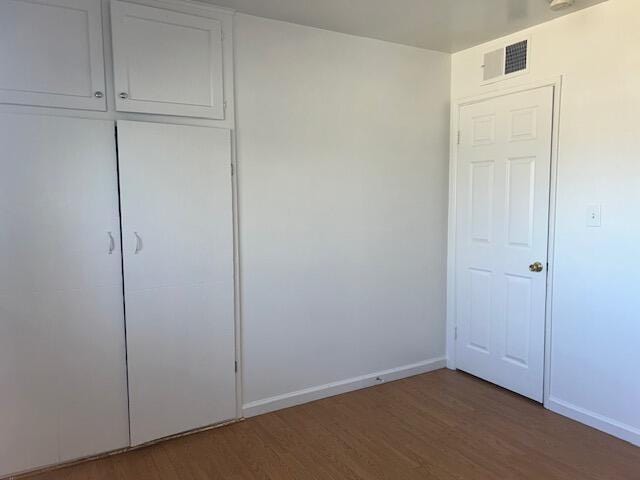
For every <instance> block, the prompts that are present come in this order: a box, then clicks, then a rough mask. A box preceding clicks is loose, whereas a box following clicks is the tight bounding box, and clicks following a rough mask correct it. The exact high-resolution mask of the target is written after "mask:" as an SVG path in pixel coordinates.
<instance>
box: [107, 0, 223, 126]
mask: <svg viewBox="0 0 640 480" xmlns="http://www.w3.org/2000/svg"><path fill="white" fill-rule="evenodd" d="M111 26H112V36H113V60H114V75H115V89H116V108H117V110H119V111H123V112H144V113H157V114H165V115H181V116H192V117H204V118H214V119H223V118H224V105H223V75H222V65H223V59H222V23H221V22H220V21H219V20H216V19H213V18H204V17H196V16H193V15H187V14H184V13H177V12H172V11H169V10H163V9H160V8H153V7H147V6H143V5H135V4H133V3H128V2H121V1H118V0H112V2H111Z"/></svg>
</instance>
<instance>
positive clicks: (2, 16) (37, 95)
mask: <svg viewBox="0 0 640 480" xmlns="http://www.w3.org/2000/svg"><path fill="white" fill-rule="evenodd" d="M0 65H2V68H1V69H0V102H1V103H17V104H26V105H42V106H48V107H65V108H81V109H88V110H106V103H105V97H104V92H105V79H104V58H103V53H102V19H101V6H100V0H38V1H33V0H3V1H2V2H0ZM96 92H100V94H98V95H96Z"/></svg>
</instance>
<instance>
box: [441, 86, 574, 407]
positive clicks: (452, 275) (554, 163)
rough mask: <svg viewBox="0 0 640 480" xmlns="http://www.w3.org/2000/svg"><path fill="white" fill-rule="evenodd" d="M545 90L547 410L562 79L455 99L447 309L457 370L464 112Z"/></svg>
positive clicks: (450, 362) (450, 361)
mask: <svg viewBox="0 0 640 480" xmlns="http://www.w3.org/2000/svg"><path fill="white" fill-rule="evenodd" d="M544 87H552V88H553V108H552V111H553V118H552V120H551V122H552V132H551V178H550V184H549V220H548V228H549V230H548V246H547V258H548V263H549V266H548V268H547V287H546V303H545V339H544V380H543V403H544V406H545V407H547V404H548V402H549V394H550V386H551V385H550V382H551V323H552V318H551V317H552V315H551V313H552V305H553V277H554V264H555V262H554V251H555V230H556V228H555V226H556V197H557V190H558V154H559V137H560V106H561V93H562V76H557V77H552V78H548V79H546V80H538V81H534V82H531V83H527V84H523V85H519V86H516V87H506V88H505V87H503V88H499V89H497V90H492V91H490V92H487V93H483V94H480V95H474V96H470V97H463V98H460V99H457V100H454V101H453V102H452V105H451V135H450V146H449V212H448V223H449V228H448V232H447V250H448V251H447V284H446V287H447V308H446V327H447V330H446V348H447V368H449V369H451V370H456V369H457V368H456V338H455V337H456V304H455V299H456V239H457V236H456V221H457V218H456V216H457V192H456V185H457V181H458V172H457V170H458V131H459V128H460V125H459V124H460V109H461V108H462V107H465V106H468V105H471V104H474V103H480V102H483V101H487V100H491V99H494V98H498V97H504V96H507V95H511V94H515V93H521V92H527V91H530V90H536V89H539V88H544Z"/></svg>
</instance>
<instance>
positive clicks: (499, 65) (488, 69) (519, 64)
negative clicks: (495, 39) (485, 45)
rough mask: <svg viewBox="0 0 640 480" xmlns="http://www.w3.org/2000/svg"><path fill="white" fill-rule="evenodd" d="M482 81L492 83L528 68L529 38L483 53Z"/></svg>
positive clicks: (524, 71)
mask: <svg viewBox="0 0 640 480" xmlns="http://www.w3.org/2000/svg"><path fill="white" fill-rule="evenodd" d="M482 68H483V70H484V72H483V77H482V81H483V83H493V82H497V81H500V80H505V79H507V78H509V77H513V76H516V75H521V74H523V73H526V72H527V71H528V70H529V40H522V41H520V42H517V43H513V44H511V45H507V46H506V47H503V48H499V49H498V50H493V51H491V52H487V53H486V54H485V55H484V65H483V66H482Z"/></svg>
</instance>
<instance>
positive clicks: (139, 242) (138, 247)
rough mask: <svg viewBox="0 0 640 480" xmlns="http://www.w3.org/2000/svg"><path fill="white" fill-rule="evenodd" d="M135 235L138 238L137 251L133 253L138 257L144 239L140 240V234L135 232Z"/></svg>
mask: <svg viewBox="0 0 640 480" xmlns="http://www.w3.org/2000/svg"><path fill="white" fill-rule="evenodd" d="M133 234H134V235H135V236H136V251H135V252H133V253H134V255H137V254H139V253H140V252H141V251H142V238H140V235H138V232H133Z"/></svg>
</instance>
